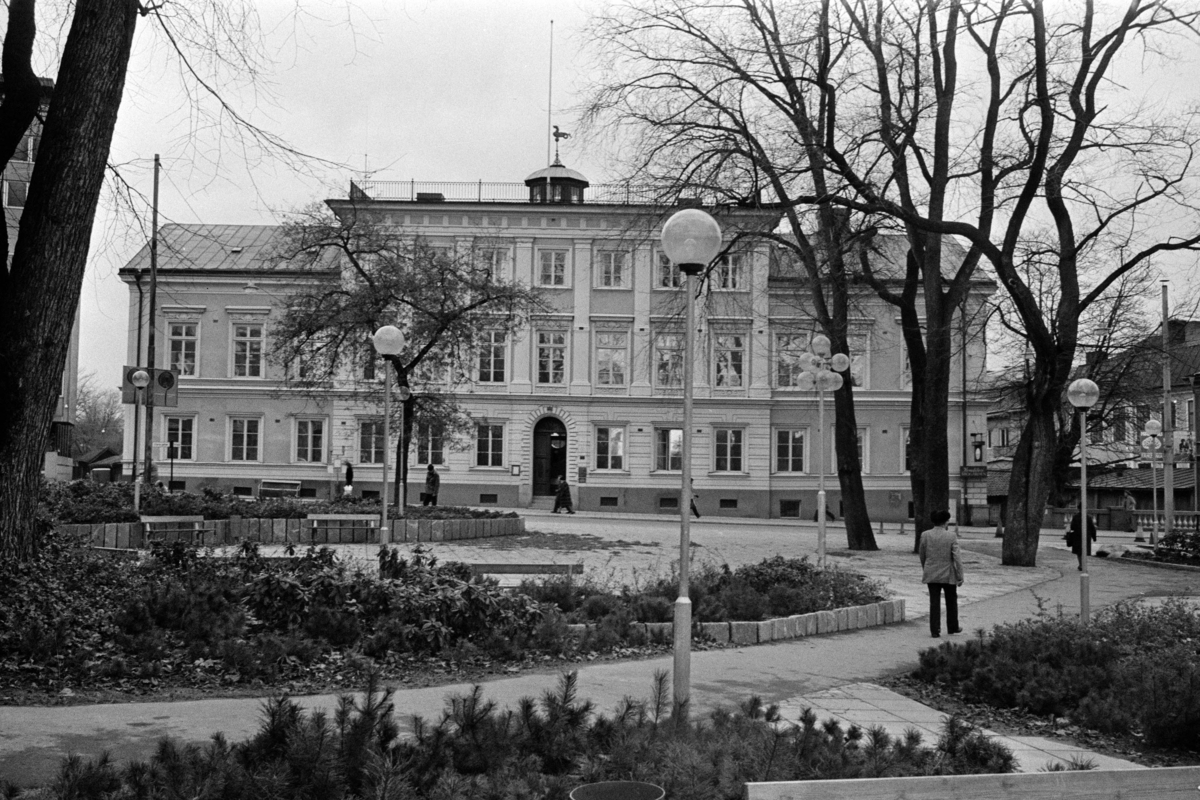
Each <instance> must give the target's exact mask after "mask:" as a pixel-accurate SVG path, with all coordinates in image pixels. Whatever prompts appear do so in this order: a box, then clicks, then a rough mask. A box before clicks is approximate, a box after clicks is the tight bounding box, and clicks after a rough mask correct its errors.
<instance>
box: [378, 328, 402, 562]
mask: <svg viewBox="0 0 1200 800" xmlns="http://www.w3.org/2000/svg"><path fill="white" fill-rule="evenodd" d="M371 343H372V344H374V345H375V352H376V353H379V355H381V356H383V491H382V492H381V493H380V495H379V499H380V501H381V502H380V506H381V507H380V511H379V546H380V547H383V546H385V545H387V544H388V542H389V541H390V540H391V536H390V535H389V531H388V450H389V449H390V448H391V444H392V436H391V430H390V428H389V425H388V421H389V420H388V417H389V415H390V414H391V402H392V372H391V369H389V366H390V364H391V362H390V360H389V359H388V356H395V355H399V354H400V351H401V350H403V349H404V332H403V331H401V330H400V329H399V328H397V327H396V326H395V325H384V326H383V327H382V328H380V329H379V330H377V331H375V335H374V336H372V337H371Z"/></svg>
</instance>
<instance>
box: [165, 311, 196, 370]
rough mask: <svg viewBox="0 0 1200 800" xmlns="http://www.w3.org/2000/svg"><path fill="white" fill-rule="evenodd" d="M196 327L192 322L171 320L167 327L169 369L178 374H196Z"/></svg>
mask: <svg viewBox="0 0 1200 800" xmlns="http://www.w3.org/2000/svg"><path fill="white" fill-rule="evenodd" d="M196 327H197V326H196V323H194V322H172V323H171V325H170V327H169V329H168V338H169V339H170V343H169V345H168V347H169V348H170V353H171V362H170V369H177V370H179V374H180V375H195V374H196Z"/></svg>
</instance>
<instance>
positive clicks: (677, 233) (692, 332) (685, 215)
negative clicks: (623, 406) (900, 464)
mask: <svg viewBox="0 0 1200 800" xmlns="http://www.w3.org/2000/svg"><path fill="white" fill-rule="evenodd" d="M661 241H662V248H663V253H664V254H665V255H666V257H667V258H668V259H670V261H671V263H672V264H676V265H677V266H678V267H679V271H680V272H681V273H683V295H684V300H685V305H686V306H687V328H686V329H685V330H684V347H685V348H686V349H687V352H686V353H685V354H684V358H683V440H682V442H681V443H680V444H681V447H682V456H683V462H682V464H681V466H682V468H683V469H682V472H683V475H682V480H681V486H680V491H679V596H678V598H677V599H676V600H675V617H674V620H675V622H674V680H673V682H672V687H673V691H674V701H675V709H674V710H675V713H676V714H677V715H678V716H679V718H680V719H683V718H686V716H687V710H688V708H687V704H688V699H689V697H690V695H691V658H692V653H691V649H692V601H691V599H690V598H689V597H688V562H689V559H690V554H689V549H690V547H691V535H692V532H691V508H692V394H693V386H692V384H693V380H692V372H693V369H694V364H693V362H694V361H695V357H696V351H695V344H694V339H695V336H696V319H695V318H696V292H695V288H694V284H693V282H694V281H695V279H696V277H697V276H698V275H699V274H700V272H701V271H702V270H703V269H704V268H705V267H707V266H708V265H709V264H710V263H711V262H712V260H713V259H714V258H716V257H717V253H719V252H720V251H721V226H720V225H718V224H717V221H716V220H715V219H713V218H712V217H711V216H710V215H708V214H706V213H705V212H703V211H701V210H700V209H698V208H688V209H684V210H683V211H677V212H676V213H675V214H673V215H672V216H671V218H670V219H669V220H667V223H666V224H665V225H663V229H662V235H661Z"/></svg>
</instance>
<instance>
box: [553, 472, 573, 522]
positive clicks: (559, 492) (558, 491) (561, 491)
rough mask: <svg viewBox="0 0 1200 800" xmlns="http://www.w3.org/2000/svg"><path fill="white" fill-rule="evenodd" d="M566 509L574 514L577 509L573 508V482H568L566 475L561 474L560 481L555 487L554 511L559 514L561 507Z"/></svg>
mask: <svg viewBox="0 0 1200 800" xmlns="http://www.w3.org/2000/svg"><path fill="white" fill-rule="evenodd" d="M560 508H561V509H565V510H566V512H567V513H568V514H574V513H575V510H574V509H573V508H571V484H569V483H567V476H566V475H559V476H558V482H557V484H555V487H554V511H553V512H552V513H555V514H557V513H558V510H559V509H560Z"/></svg>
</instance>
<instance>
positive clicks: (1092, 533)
mask: <svg viewBox="0 0 1200 800" xmlns="http://www.w3.org/2000/svg"><path fill="white" fill-rule="evenodd" d="M1082 516H1083V515H1082V514H1080V513H1079V512H1078V511H1076V512H1075V516H1074V517H1073V518H1072V519H1071V525H1070V526H1069V527H1068V528H1067V532H1066V534H1065V535H1064V536H1063V538H1064V539H1066V540H1067V547H1069V548H1071V552H1072V553H1074V554H1075V557H1076V558H1078V559H1079V569H1080V571H1082V570H1083V546H1082V545H1083V542H1082V541H1081V539H1082V537H1081V536H1080V535H1079V529H1080V527H1081V522H1080V517H1082ZM1087 532H1088V538H1087V553H1088V555H1089V556H1090V555H1091V554H1092V542H1094V541H1096V523H1095V522H1093V521H1092V515H1091V514H1088V519H1087Z"/></svg>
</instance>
